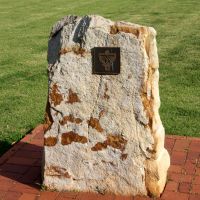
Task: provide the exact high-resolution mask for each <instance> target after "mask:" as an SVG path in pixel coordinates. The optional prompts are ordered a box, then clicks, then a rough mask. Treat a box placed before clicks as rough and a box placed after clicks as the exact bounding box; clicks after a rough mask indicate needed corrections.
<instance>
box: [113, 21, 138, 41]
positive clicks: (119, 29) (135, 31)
mask: <svg viewBox="0 0 200 200" xmlns="http://www.w3.org/2000/svg"><path fill="white" fill-rule="evenodd" d="M119 32H124V33H132V34H133V35H135V36H136V37H137V38H138V37H139V34H140V28H134V27H131V26H127V25H118V24H115V25H112V26H111V27H110V34H117V33H119Z"/></svg>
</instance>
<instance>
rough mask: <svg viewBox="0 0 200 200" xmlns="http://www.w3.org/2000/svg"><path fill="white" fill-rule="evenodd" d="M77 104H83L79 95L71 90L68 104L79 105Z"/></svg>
mask: <svg viewBox="0 0 200 200" xmlns="http://www.w3.org/2000/svg"><path fill="white" fill-rule="evenodd" d="M77 102H81V101H80V99H79V97H78V95H77V93H75V92H73V91H72V89H69V95H68V101H67V103H70V104H73V103H77Z"/></svg>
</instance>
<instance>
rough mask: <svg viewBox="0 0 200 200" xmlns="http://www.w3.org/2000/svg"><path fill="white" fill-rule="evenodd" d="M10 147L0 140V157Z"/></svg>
mask: <svg viewBox="0 0 200 200" xmlns="http://www.w3.org/2000/svg"><path fill="white" fill-rule="evenodd" d="M11 147H12V145H11V144H10V143H9V142H8V141H1V140H0V156H2V155H3V154H4V153H5V152H6V151H7V150H8V149H10V148H11Z"/></svg>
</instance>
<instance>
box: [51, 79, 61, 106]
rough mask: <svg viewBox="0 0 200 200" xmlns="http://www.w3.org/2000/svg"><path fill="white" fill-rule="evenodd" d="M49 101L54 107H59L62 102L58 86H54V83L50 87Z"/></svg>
mask: <svg viewBox="0 0 200 200" xmlns="http://www.w3.org/2000/svg"><path fill="white" fill-rule="evenodd" d="M50 99H51V101H52V103H53V104H54V106H57V105H59V104H60V103H61V101H62V100H63V97H62V95H61V94H60V93H59V91H58V86H57V85H56V83H54V85H53V86H52V89H51V93H50Z"/></svg>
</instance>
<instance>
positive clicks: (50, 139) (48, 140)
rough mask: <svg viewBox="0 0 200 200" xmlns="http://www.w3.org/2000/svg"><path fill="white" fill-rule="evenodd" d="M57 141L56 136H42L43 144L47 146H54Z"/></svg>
mask: <svg viewBox="0 0 200 200" xmlns="http://www.w3.org/2000/svg"><path fill="white" fill-rule="evenodd" d="M56 143H57V138H56V137H52V136H50V137H47V138H44V145H45V146H48V147H51V146H55V145H56Z"/></svg>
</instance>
